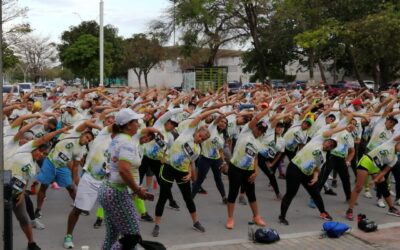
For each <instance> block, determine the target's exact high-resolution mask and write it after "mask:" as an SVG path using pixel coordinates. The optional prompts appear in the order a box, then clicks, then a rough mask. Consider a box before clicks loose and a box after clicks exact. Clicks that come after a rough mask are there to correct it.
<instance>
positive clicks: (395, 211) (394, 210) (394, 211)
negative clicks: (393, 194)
mask: <svg viewBox="0 0 400 250" xmlns="http://www.w3.org/2000/svg"><path fill="white" fill-rule="evenodd" d="M387 214H388V215H393V216H396V217H400V211H399V210H398V209H397V208H395V207H391V208H389V211H388V212H387Z"/></svg>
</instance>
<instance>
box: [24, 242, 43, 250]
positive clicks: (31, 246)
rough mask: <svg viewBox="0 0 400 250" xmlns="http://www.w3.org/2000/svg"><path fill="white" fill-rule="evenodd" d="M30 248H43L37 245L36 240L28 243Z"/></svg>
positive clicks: (31, 249)
mask: <svg viewBox="0 0 400 250" xmlns="http://www.w3.org/2000/svg"><path fill="white" fill-rule="evenodd" d="M27 249H28V250H41V248H40V247H39V246H38V245H36V243H35V242H31V243H28V248H27Z"/></svg>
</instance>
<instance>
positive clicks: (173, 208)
mask: <svg viewBox="0 0 400 250" xmlns="http://www.w3.org/2000/svg"><path fill="white" fill-rule="evenodd" d="M168 208H169V209H172V210H175V211H179V210H180V208H176V207H171V206H168Z"/></svg>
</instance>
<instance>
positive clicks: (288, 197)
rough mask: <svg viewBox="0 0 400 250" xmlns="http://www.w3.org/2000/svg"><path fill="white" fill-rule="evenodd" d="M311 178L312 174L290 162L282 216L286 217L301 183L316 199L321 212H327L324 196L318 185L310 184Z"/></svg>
mask: <svg viewBox="0 0 400 250" xmlns="http://www.w3.org/2000/svg"><path fill="white" fill-rule="evenodd" d="M311 179H312V176H309V175H305V174H304V173H303V172H301V170H300V169H299V168H298V167H297V166H296V165H294V164H293V163H292V162H290V164H289V166H288V168H287V171H286V194H285V196H283V198H282V203H281V216H282V217H283V218H285V217H286V213H287V211H288V209H289V206H290V203H292V200H293V198H294V197H295V196H296V194H297V191H298V190H299V187H300V184H302V185H303V187H304V188H305V189H306V190H307V192H308V193H309V195H310V196H311V198H312V199H313V200H314V202H315V205H316V206H317V207H318V210H319V212H320V213H324V212H326V211H325V206H324V202H323V201H322V197H321V195H320V193H319V191H318V185H317V184H314V185H312V186H310V185H309V182H310V181H311Z"/></svg>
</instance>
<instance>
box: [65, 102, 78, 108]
mask: <svg viewBox="0 0 400 250" xmlns="http://www.w3.org/2000/svg"><path fill="white" fill-rule="evenodd" d="M65 107H66V108H74V109H76V106H75V103H73V102H67V103H66V104H65Z"/></svg>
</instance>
